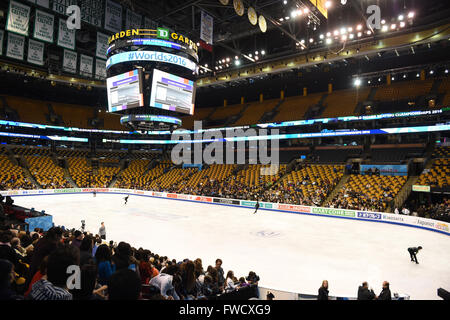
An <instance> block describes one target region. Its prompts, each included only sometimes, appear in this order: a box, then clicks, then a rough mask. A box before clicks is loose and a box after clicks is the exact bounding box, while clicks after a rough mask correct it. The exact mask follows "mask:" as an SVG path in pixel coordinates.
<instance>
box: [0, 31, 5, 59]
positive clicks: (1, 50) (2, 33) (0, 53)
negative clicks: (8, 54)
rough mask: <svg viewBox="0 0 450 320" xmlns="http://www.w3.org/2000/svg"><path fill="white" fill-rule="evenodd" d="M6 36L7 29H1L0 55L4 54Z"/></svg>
mask: <svg viewBox="0 0 450 320" xmlns="http://www.w3.org/2000/svg"><path fill="white" fill-rule="evenodd" d="M4 37H5V31H3V30H0V56H1V55H2V54H3V38H4Z"/></svg>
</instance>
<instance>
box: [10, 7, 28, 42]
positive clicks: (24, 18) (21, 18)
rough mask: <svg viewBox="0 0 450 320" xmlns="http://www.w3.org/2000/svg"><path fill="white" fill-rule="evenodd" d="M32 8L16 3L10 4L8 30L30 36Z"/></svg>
mask: <svg viewBox="0 0 450 320" xmlns="http://www.w3.org/2000/svg"><path fill="white" fill-rule="evenodd" d="M30 12H31V7H30V6H26V5H24V4H21V3H19V2H16V1H11V2H10V3H9V10H8V18H7V20H6V30H8V31H11V32H15V33H18V34H21V35H23V36H28V29H29V26H30Z"/></svg>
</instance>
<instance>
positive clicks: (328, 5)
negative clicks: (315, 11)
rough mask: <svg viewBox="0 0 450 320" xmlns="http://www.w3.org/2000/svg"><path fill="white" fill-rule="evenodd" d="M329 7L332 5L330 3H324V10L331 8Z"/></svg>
mask: <svg viewBox="0 0 450 320" xmlns="http://www.w3.org/2000/svg"><path fill="white" fill-rule="evenodd" d="M331 5H332V3H331V1H327V2H325V8H327V9H329V8H331Z"/></svg>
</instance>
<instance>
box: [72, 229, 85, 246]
mask: <svg viewBox="0 0 450 320" xmlns="http://www.w3.org/2000/svg"><path fill="white" fill-rule="evenodd" d="M73 236H74V238H73V240H72V245H73V246H75V247H77V248H78V249H79V248H80V246H81V241H83V238H84V235H83V233H81V231H79V230H77V231H75V232H74V234H73Z"/></svg>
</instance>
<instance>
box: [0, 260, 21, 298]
mask: <svg viewBox="0 0 450 320" xmlns="http://www.w3.org/2000/svg"><path fill="white" fill-rule="evenodd" d="M14 280H15V273H14V265H13V264H12V263H11V262H10V261H8V260H5V259H0V301H5V300H23V297H22V296H20V295H17V294H16V292H15V291H14V290H13V288H12V286H13V283H14Z"/></svg>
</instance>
